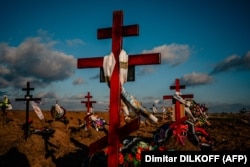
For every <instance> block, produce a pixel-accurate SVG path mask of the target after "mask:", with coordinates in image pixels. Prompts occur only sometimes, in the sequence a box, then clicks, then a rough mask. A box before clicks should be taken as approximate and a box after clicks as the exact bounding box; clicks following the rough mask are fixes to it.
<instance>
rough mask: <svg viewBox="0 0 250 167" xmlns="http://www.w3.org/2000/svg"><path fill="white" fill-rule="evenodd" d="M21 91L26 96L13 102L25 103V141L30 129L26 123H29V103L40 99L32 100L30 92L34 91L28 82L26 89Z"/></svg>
mask: <svg viewBox="0 0 250 167" xmlns="http://www.w3.org/2000/svg"><path fill="white" fill-rule="evenodd" d="M22 90H23V91H26V95H25V96H24V98H17V99H15V100H16V101H25V102H26V121H25V129H24V136H25V140H26V139H27V138H28V136H29V129H30V125H29V123H28V121H29V102H30V101H37V100H41V98H33V97H32V95H30V91H32V90H35V89H34V88H31V87H30V82H27V86H26V88H22Z"/></svg>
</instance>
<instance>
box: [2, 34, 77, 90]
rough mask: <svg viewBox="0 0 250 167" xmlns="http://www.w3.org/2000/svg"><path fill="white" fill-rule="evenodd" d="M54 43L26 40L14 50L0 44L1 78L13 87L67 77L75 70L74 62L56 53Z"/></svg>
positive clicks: (34, 39)
mask: <svg viewBox="0 0 250 167" xmlns="http://www.w3.org/2000/svg"><path fill="white" fill-rule="evenodd" d="M54 44H55V42H49V41H47V42H46V43H45V42H43V39H42V38H41V37H34V38H27V39H25V40H24V41H23V42H22V43H21V44H20V45H19V46H17V47H11V46H9V45H8V44H6V43H0V77H1V78H3V79H5V80H6V81H7V82H8V83H9V85H8V86H14V87H20V86H24V85H20V83H26V82H27V81H32V82H34V83H36V84H39V86H45V85H47V84H49V83H51V82H54V81H61V80H65V79H67V78H69V77H70V76H71V75H72V74H73V73H74V70H75V69H76V59H75V58H74V57H73V56H72V55H67V54H65V53H62V52H58V51H55V50H54V49H53V45H54Z"/></svg>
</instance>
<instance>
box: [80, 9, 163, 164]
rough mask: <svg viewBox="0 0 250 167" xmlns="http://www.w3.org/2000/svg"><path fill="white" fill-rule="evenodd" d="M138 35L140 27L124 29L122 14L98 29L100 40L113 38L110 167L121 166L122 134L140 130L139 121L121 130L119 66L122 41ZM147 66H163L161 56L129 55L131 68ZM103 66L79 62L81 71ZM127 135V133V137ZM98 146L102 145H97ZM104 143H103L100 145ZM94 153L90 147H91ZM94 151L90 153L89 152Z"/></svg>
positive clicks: (97, 60) (98, 59)
mask: <svg viewBox="0 0 250 167" xmlns="http://www.w3.org/2000/svg"><path fill="white" fill-rule="evenodd" d="M137 35H139V26H138V25H129V26H123V11H114V12H113V24H112V27H110V28H102V29H98V30H97V38H98V39H107V38H112V53H113V54H114V57H115V62H116V63H115V66H114V70H113V73H112V76H111V79H110V83H109V84H110V85H109V87H110V111H109V131H108V139H107V140H108V141H107V144H108V166H110V167H113V166H118V162H119V160H118V155H119V145H120V139H121V137H122V136H121V132H122V133H123V135H128V134H129V132H131V131H134V130H137V129H138V128H139V125H138V124H139V121H138V120H136V121H137V122H136V123H135V124H137V126H135V125H134V124H133V123H131V124H128V125H127V126H125V128H126V129H123V131H121V129H119V128H120V114H119V113H120V103H121V95H120V94H121V85H120V77H119V73H120V64H119V63H118V62H119V54H120V52H121V50H122V40H123V37H126V36H137ZM147 64H160V54H159V53H152V54H140V55H130V56H129V60H128V65H129V66H130V65H147ZM102 66H103V57H95V58H80V59H78V62H77V67H78V68H100V67H102ZM125 133H127V134H125ZM105 140H106V139H105V138H102V139H100V141H97V143H96V144H93V145H94V146H96V145H97V148H98V147H99V149H100V147H101V146H103V143H105V142H102V141H105ZM98 143H99V144H98ZM100 143H102V144H100ZM90 150H91V147H90ZM90 152H91V151H90Z"/></svg>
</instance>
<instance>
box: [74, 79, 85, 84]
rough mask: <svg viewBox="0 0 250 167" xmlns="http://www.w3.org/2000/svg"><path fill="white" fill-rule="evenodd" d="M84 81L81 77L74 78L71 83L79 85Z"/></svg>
mask: <svg viewBox="0 0 250 167" xmlns="http://www.w3.org/2000/svg"><path fill="white" fill-rule="evenodd" d="M83 83H84V80H83V79H82V78H76V79H75V80H74V81H73V85H81V84H83Z"/></svg>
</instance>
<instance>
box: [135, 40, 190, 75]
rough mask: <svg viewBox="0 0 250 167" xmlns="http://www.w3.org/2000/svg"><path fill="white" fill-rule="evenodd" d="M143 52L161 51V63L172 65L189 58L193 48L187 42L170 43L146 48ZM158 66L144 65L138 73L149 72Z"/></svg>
mask: <svg viewBox="0 0 250 167" xmlns="http://www.w3.org/2000/svg"><path fill="white" fill-rule="evenodd" d="M142 53H160V54H161V63H165V64H168V65H170V66H177V65H180V64H182V63H184V62H185V61H187V59H188V58H189V56H190V54H191V49H190V47H189V46H188V45H185V44H175V43H173V44H170V45H166V44H165V45H161V46H157V47H154V48H153V49H151V50H144V51H143V52H142ZM155 68H156V66H155V65H150V66H142V67H140V68H139V70H140V71H139V72H138V75H143V74H148V73H152V72H154V71H155Z"/></svg>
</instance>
